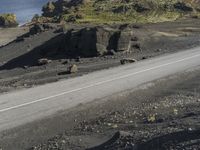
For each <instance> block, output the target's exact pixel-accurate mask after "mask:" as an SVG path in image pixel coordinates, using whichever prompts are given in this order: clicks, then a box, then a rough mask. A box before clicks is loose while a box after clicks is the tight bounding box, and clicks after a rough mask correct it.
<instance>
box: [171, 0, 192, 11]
mask: <svg viewBox="0 0 200 150" xmlns="http://www.w3.org/2000/svg"><path fill="white" fill-rule="evenodd" d="M174 8H175V9H177V10H179V11H183V12H190V11H193V8H192V6H190V5H189V4H186V3H184V2H177V3H175V4H174Z"/></svg>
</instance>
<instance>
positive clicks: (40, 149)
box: [0, 68, 200, 150]
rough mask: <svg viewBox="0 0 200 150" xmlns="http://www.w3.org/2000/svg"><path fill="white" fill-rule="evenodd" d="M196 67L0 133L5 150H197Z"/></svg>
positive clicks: (199, 74) (199, 101)
mask: <svg viewBox="0 0 200 150" xmlns="http://www.w3.org/2000/svg"><path fill="white" fill-rule="evenodd" d="M199 69H200V68H197V69H196V70H193V71H191V70H190V71H189V72H184V73H180V74H177V75H173V76H169V77H167V78H165V79H160V80H157V81H154V82H151V83H149V84H145V85H141V86H140V87H139V88H138V89H134V90H130V91H125V92H122V93H118V94H115V95H113V96H111V97H106V98H104V99H103V100H101V101H100V100H96V101H94V102H92V103H88V104H86V105H81V104H80V105H79V106H77V107H76V108H73V109H71V110H66V111H62V112H58V113H57V114H55V115H54V116H52V117H49V118H46V119H44V120H40V121H37V122H34V123H31V124H27V125H24V126H21V127H18V128H15V129H12V130H9V131H5V132H3V133H0V147H1V148H2V149H3V150H22V149H26V150H46V149H52V150H67V149H73V150H82V149H89V150H93V149H95V150H98V149H100V150H106V149H108V150H116V149H120V150H122V149H126V150H128V149H135V150H145V149H148V150H155V149H162V150H175V149H184V150H191V149H193V150H195V149H199V148H200V122H199V120H200V110H199V107H200V70H199Z"/></svg>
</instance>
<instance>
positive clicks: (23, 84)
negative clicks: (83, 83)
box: [0, 18, 200, 93]
mask: <svg viewBox="0 0 200 150" xmlns="http://www.w3.org/2000/svg"><path fill="white" fill-rule="evenodd" d="M199 33H200V20H199V19H189V18H188V19H184V20H178V21H175V22H165V23H158V24H146V25H140V26H139V28H135V29H134V34H135V37H136V38H137V39H138V41H137V43H138V45H139V46H140V49H137V48H136V49H135V50H134V51H132V52H130V53H118V54H116V55H114V56H102V57H95V58H80V61H79V62H77V61H76V59H66V58H65V57H60V58H53V59H52V62H51V63H50V64H47V65H44V66H37V65H34V66H29V67H28V66H27V65H26V62H28V61H29V60H30V58H31V59H33V58H35V59H37V57H38V53H37V52H33V51H34V49H35V48H37V47H39V46H40V45H41V44H43V43H45V42H47V41H49V40H51V39H52V38H54V37H56V36H59V33H55V32H54V30H49V31H46V32H44V33H41V34H36V35H33V36H30V37H26V38H25V39H24V40H23V41H20V42H12V43H10V44H9V45H7V46H5V47H1V48H0V93H2V92H8V91H11V90H16V89H22V88H30V87H32V86H36V85H40V84H45V83H49V82H55V81H58V80H60V79H66V78H70V77H74V76H79V75H83V74H86V73H89V72H92V71H95V70H100V69H108V68H110V67H114V66H118V65H120V60H121V59H122V58H127V57H128V58H134V59H137V60H142V59H148V58H150V57H155V56H158V55H162V54H166V53H174V52H177V51H180V50H184V49H188V48H191V47H195V46H199V44H200V34H199ZM22 56H23V59H22V62H18V61H16V60H17V59H18V58H21V57H22ZM16 58H17V59H16ZM9 61H12V64H13V65H14V66H13V68H7V69H6V68H3V67H2V66H4V65H5V64H6V63H7V62H9ZM66 62H68V63H66ZM21 63H23V65H22V64H21ZM71 64H77V65H78V68H79V71H78V73H76V74H72V75H70V74H66V70H67V69H66V68H67V67H68V66H69V65H71Z"/></svg>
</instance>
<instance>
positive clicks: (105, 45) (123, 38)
mask: <svg viewBox="0 0 200 150" xmlns="http://www.w3.org/2000/svg"><path fill="white" fill-rule="evenodd" d="M132 38H133V33H132V30H131V29H129V28H126V29H124V30H120V29H119V28H116V27H111V26H101V27H100V26H93V27H80V28H76V29H69V30H68V31H66V32H64V33H61V34H60V35H59V36H57V37H56V38H54V39H53V40H52V41H51V42H49V43H48V44H46V45H44V46H42V47H43V50H42V53H43V54H46V55H49V53H54V54H55V53H57V54H58V53H65V54H66V55H67V56H69V57H74V58H76V57H78V56H81V57H94V56H100V55H106V54H111V53H112V54H114V53H116V52H122V51H131V49H133V48H134V47H133V46H132V44H133V41H132ZM50 50H53V51H54V52H52V51H50Z"/></svg>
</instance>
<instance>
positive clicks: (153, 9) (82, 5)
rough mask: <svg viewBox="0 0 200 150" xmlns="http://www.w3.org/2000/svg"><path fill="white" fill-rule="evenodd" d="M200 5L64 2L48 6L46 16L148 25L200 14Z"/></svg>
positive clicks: (148, 0) (150, 0)
mask: <svg viewBox="0 0 200 150" xmlns="http://www.w3.org/2000/svg"><path fill="white" fill-rule="evenodd" d="M198 5H199V1H191V0H182V1H179V0H141V1H137V0H126V1H125V0H115V1H111V0H80V1H70V2H66V1H64V0H61V1H57V2H54V3H48V4H47V5H45V6H44V8H43V12H44V13H43V14H44V16H47V17H53V16H60V18H61V20H64V21H66V22H73V23H98V24H99V23H102V24H103V23H109V24H112V23H124V22H126V23H146V22H162V21H170V20H176V19H177V18H180V17H184V16H185V15H189V14H193V15H194V14H198V13H199V12H198Z"/></svg>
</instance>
